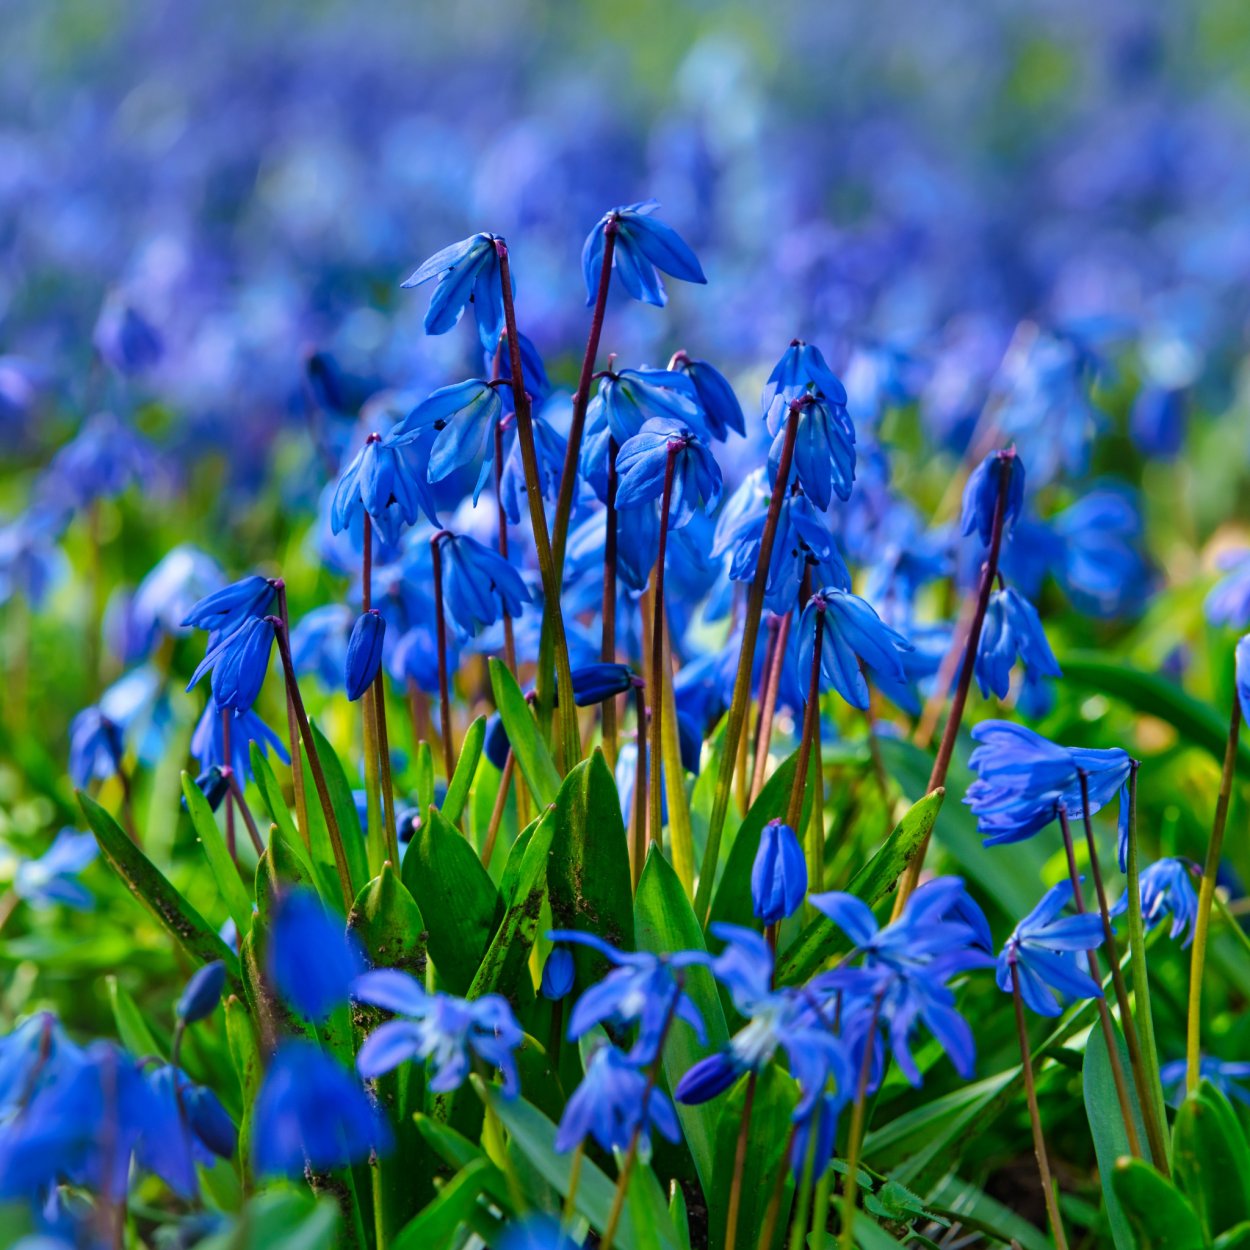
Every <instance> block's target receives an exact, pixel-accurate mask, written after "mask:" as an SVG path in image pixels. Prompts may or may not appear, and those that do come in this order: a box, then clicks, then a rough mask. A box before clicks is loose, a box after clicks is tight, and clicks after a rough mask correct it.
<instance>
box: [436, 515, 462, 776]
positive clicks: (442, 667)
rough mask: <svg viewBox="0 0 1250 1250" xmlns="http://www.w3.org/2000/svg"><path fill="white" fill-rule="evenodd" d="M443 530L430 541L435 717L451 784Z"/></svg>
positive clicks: (452, 758) (453, 762)
mask: <svg viewBox="0 0 1250 1250" xmlns="http://www.w3.org/2000/svg"><path fill="white" fill-rule="evenodd" d="M446 536H447V531H446V530H439V532H438V533H437V534H435V535H434V537H433V538H431V539H430V554H431V555H432V556H433V559H434V628H435V632H436V636H437V638H438V716H439V720H440V721H442V725H441V726H440V728H441V729H442V739H443V768H444V770H445V771H446V774H447V781H448V782H449V783H450V781H451V778H452V775H453V774H454V773H455V771H456V759H455V756H454V754H453V753H452V749H451V683H450V681H449V679H448V676H447V617H446V615H445V614H444V612H443V549H442V544H443V539H444V538H445V537H446Z"/></svg>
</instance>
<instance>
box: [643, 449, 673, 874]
mask: <svg viewBox="0 0 1250 1250" xmlns="http://www.w3.org/2000/svg"><path fill="white" fill-rule="evenodd" d="M680 450H681V444H680V443H669V445H668V455H667V456H666V457H665V461H664V492H663V494H662V495H661V496H660V547H659V551H658V553H657V555H656V560H655V583H654V589H653V590H652V592H651V671H650V672H649V673H648V674H647V676H648V678H649V679H650V682H651V750H650V752H649V760H648V763H649V765H650V768H651V840H652V841H653V842H655V843H656V845H657V846H659V847H660V848H661V849H663V846H664V826H663V820H664V790H663V784H664V783H663V776H662V769H663V767H664V734H663V728H664V680H665V672H664V559H665V556H666V555H667V552H668V521H669V511H670V508H671V506H672V502H673V474H674V472H675V470H676V468H677V453H678V452H679V451H680Z"/></svg>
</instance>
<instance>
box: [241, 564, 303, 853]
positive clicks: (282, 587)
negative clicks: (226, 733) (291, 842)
mask: <svg viewBox="0 0 1250 1250" xmlns="http://www.w3.org/2000/svg"><path fill="white" fill-rule="evenodd" d="M274 589H275V590H276V591H277V592H278V616H279V617H281V618H282V628H283V630H284V631H285V632H286V633H287V634H289V633H290V632H291V618H290V615H289V614H288V612H287V606H286V582H285V581H283V580H282V578H280V577H279V578H278V579H277V580H276V581H275V582H274ZM285 693H286V729H287V740H288V742H289V743H290V747H291V785H292V787H293V788H294V790H295V814H296V817H297V819H298V820H299V831H300V836H301V837H302V838H303V839H304V849H305V850H306V851H309V852H311V851H312V835H311V833H310V832H309V829H308V791H307V788H306V784H305V780H304V759H303V756H302V755H301V754H300V749H299V724H298V722H297V721H296V719H295V704H294V703H293V702H292V700H291V692H290V690H289V689H288V690H286V692H285ZM227 763H229V761H228V760H227Z"/></svg>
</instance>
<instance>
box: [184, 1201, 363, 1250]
mask: <svg viewBox="0 0 1250 1250" xmlns="http://www.w3.org/2000/svg"><path fill="white" fill-rule="evenodd" d="M340 1226H341V1216H340V1213H339V1208H338V1204H337V1203H336V1202H335V1201H334V1200H333V1199H332V1198H317V1199H313V1198H312V1197H310V1196H309V1194H308V1193H307V1191H305V1190H302V1189H294V1188H290V1187H288V1188H285V1189H279V1190H274V1191H270V1192H267V1193H262V1194H257V1196H256V1197H255V1198H253V1199H252V1200H251V1201H250V1202H249V1203H248V1204H247V1211H246V1214H245V1215H241V1216H240V1217H239V1218H238V1220H237V1221H236V1224H235V1227H234V1228H230V1229H227V1230H226V1231H224V1232H221V1233H217V1234H215V1235H214V1236H212V1237H208V1238H205V1240H203V1241H201V1242H197V1243H196V1244H197V1247H198V1250H337V1247H338V1246H339V1244H340V1241H339V1234H340V1231H341V1227H340Z"/></svg>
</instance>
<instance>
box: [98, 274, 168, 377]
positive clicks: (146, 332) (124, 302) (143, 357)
mask: <svg viewBox="0 0 1250 1250" xmlns="http://www.w3.org/2000/svg"><path fill="white" fill-rule="evenodd" d="M92 341H93V342H94V344H95V348H96V351H98V352H99V353H100V355H101V357H103V359H105V360H106V361H108V363H109V364H110V365H112V366H113V368H114V369H116V370H117V371H118V373H123V374H126V375H128V376H130V375H134V374H138V373H144V372H146V371H147V370H148V369H151V368H154V367H155V366H156V365H157V364H159V363H160V360H161V357H162V356H163V355H164V353H165V345H164V343H163V342H162V340H161V336H160V334H159V333H158V332H157V330H156V328H155V327H154V326H153V325H152V323H151V322H150V321H149V320H148V319H147V318H146V317H145V316H144V315H143V313H141V312H140V311H139V309H138V308H136V307H135V305H134V304H133V303H132V302H131V301H130V300H129V299H128V298H126V296H125V295H123V294H122V293H121V292H118V291H114V292H112V293H111V294H110V295H109V296H108V298H107V299H106V300H105V301H104V307H103V308H102V309H101V310H100V317H99V320H98V321H97V322H96V325H95V332H94V334H93V335H92Z"/></svg>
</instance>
